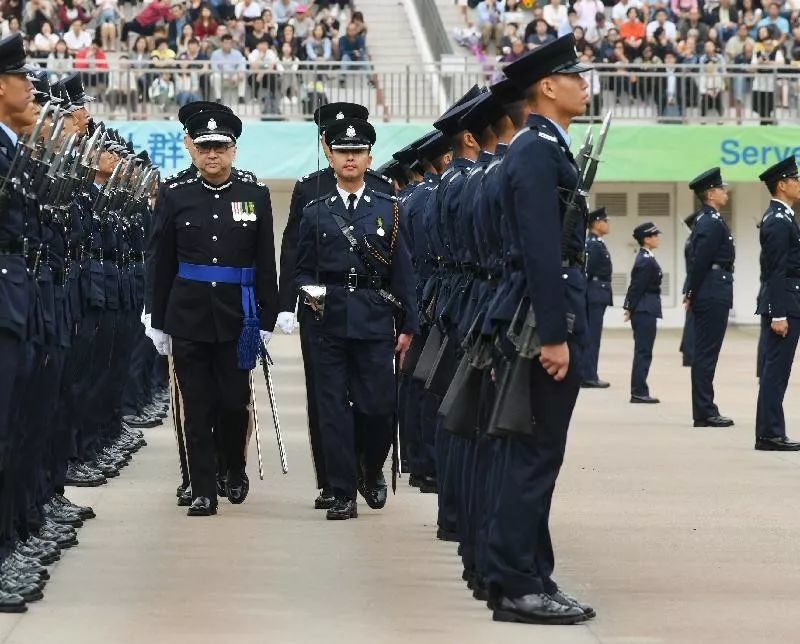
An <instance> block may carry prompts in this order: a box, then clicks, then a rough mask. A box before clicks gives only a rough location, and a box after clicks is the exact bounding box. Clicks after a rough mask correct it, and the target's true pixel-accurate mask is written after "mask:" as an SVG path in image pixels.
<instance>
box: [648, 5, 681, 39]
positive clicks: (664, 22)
mask: <svg viewBox="0 0 800 644" xmlns="http://www.w3.org/2000/svg"><path fill="white" fill-rule="evenodd" d="M659 27H660V28H661V29H663V30H664V33H665V34H666V35H667V40H671V41H674V40H675V36H676V35H677V34H678V28H677V27H676V26H675V23H674V22H672V21H671V20H670V19H669V14H668V13H667V10H666V9H658V10H657V11H656V13H655V20H653V21H652V22H650V23H648V25H647V38H648V40H650V42H655V37H654V36H653V34H654V33H655V30H656V29H658V28H659Z"/></svg>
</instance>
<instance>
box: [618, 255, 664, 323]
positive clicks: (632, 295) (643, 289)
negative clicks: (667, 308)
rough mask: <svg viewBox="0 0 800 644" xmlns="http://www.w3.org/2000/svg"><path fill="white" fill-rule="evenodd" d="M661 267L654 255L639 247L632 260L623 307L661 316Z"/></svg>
mask: <svg viewBox="0 0 800 644" xmlns="http://www.w3.org/2000/svg"><path fill="white" fill-rule="evenodd" d="M661 277H662V274H661V267H660V266H659V265H658V262H657V261H656V258H655V255H653V253H651V252H650V251H649V250H647V249H646V248H640V249H639V252H638V253H637V255H636V259H635V260H634V262H633V270H632V271H631V283H630V284H629V285H628V293H627V295H626V296H625V303H624V304H623V308H624V309H625V310H626V311H630V312H631V313H649V314H650V315H655V316H656V317H658V318H660V317H661Z"/></svg>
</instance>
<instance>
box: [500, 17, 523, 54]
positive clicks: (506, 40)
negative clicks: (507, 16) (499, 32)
mask: <svg viewBox="0 0 800 644" xmlns="http://www.w3.org/2000/svg"><path fill="white" fill-rule="evenodd" d="M515 38H518V39H519V40H522V38H520V37H519V34H518V33H517V25H516V23H513V22H511V23H506V26H505V30H504V31H503V37H502V38H501V39H500V50H501V51H502V52H503V53H504V54H506V53H508V52H509V51H510V50H511V41H512V40H514V39H515ZM524 45H525V43H523V46H524Z"/></svg>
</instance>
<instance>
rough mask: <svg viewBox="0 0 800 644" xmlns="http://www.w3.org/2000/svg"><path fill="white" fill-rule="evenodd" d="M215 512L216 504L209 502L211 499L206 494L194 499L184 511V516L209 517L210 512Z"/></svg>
mask: <svg viewBox="0 0 800 644" xmlns="http://www.w3.org/2000/svg"><path fill="white" fill-rule="evenodd" d="M216 513H217V504H216V503H211V499H209V498H208V497H207V496H198V497H197V498H196V499H195V500H194V501H192V505H190V506H189V510H188V511H187V512H186V516H188V517H210V516H211V515H212V514H216Z"/></svg>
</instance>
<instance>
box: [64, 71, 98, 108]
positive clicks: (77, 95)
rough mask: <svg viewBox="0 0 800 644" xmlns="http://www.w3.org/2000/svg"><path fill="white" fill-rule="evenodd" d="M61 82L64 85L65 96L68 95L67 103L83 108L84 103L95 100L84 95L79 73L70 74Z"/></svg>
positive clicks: (84, 90) (84, 91)
mask: <svg viewBox="0 0 800 644" xmlns="http://www.w3.org/2000/svg"><path fill="white" fill-rule="evenodd" d="M61 82H62V83H63V84H64V89H65V90H67V94H69V102H70V103H72V104H73V105H75V106H76V107H78V108H81V107H85V105H86V103H90V102H92V101H93V100H95V99H94V97H93V96H89V95H88V94H87V93H86V89H85V88H84V87H83V78H81V74H80V72H72V73H71V74H70V75H69V76H67V77H66V78H64V80H62V81H61Z"/></svg>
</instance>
